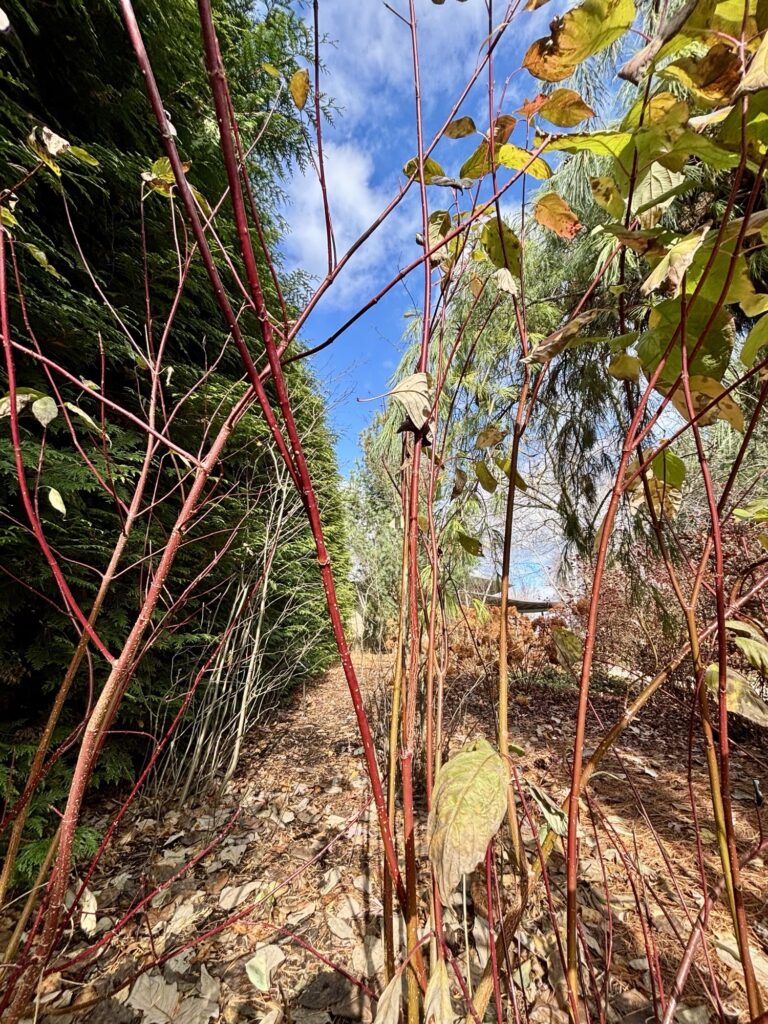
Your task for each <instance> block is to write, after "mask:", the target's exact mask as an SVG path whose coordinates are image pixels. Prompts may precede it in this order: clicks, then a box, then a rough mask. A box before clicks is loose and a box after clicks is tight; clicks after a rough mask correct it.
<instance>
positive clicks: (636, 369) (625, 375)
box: [608, 352, 641, 384]
mask: <svg viewBox="0 0 768 1024" xmlns="http://www.w3.org/2000/svg"><path fill="white" fill-rule="evenodd" d="M640 369H641V365H640V360H639V359H638V358H637V356H631V355H629V353H628V352H620V353H619V354H618V355H617V356H615V357H614V358H613V359H612V360H611V361H610V363H609V364H608V373H609V374H610V375H611V376H612V377H615V378H616V380H629V381H632V383H633V384H637V382H638V381H639V380H640Z"/></svg>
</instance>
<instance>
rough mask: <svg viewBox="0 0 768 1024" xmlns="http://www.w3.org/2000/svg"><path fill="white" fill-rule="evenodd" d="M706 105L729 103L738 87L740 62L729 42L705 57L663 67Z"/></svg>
mask: <svg viewBox="0 0 768 1024" xmlns="http://www.w3.org/2000/svg"><path fill="white" fill-rule="evenodd" d="M663 75H664V77H665V78H668V77H671V78H676V79H677V80H678V81H679V82H682V83H683V85H684V86H685V87H686V88H687V89H690V91H691V93H692V94H693V96H694V97H695V98H696V99H697V100H698V101H699V103H701V104H702V105H704V106H708V107H716V106H719V105H720V104H722V103H726V102H727V101H728V100H729V99H730V98H731V96H733V93H734V90H735V89H736V88H737V86H738V84H739V79H740V78H741V61H740V60H739V58H738V57H737V56H736V54H735V53H734V52H733V50H731V48H730V47H729V46H728V45H727V44H726V43H716V44H715V45H714V46H713V47H712V48H711V49H710V50H709V51H708V52H707V53H706V54H704V56H703V57H699V58H693V57H683V58H681V59H680V60H676V61H675V62H674V63H673V64H668V65H667V66H666V67H665V68H664V72H663Z"/></svg>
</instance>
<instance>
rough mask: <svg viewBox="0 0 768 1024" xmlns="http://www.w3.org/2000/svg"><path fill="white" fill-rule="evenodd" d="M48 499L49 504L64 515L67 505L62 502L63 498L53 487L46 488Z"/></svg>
mask: <svg viewBox="0 0 768 1024" xmlns="http://www.w3.org/2000/svg"><path fill="white" fill-rule="evenodd" d="M48 501H50V503H51V505H52V506H53V508H55V509H56V511H57V512H61V514H62V515H63V516H66V514H67V506H66V505H65V504H64V499H63V498H62V496H61V494H59V492H58V491H57V490H56V488H55V487H49V488H48Z"/></svg>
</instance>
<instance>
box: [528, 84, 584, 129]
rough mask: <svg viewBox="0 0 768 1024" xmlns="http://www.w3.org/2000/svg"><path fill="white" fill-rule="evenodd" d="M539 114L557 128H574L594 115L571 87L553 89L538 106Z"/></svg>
mask: <svg viewBox="0 0 768 1024" xmlns="http://www.w3.org/2000/svg"><path fill="white" fill-rule="evenodd" d="M539 114H540V115H541V116H542V117H543V118H546V120H547V121H549V122H550V123H551V124H555V125H557V127H558V128H575V127H576V125H577V124H581V122H582V121H586V119H587V118H588V117H594V116H595V112H594V110H593V109H592V108H591V107H590V106H589V105H588V104H586V103H585V102H584V100H583V99H582V98H581V96H579V94H578V93H577V92H575V91H574V90H573V89H553V91H552V92H551V93H550V94H549V96H547V97H545V100H544V103H542V104H541V106H540V108H539Z"/></svg>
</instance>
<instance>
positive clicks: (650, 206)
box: [632, 162, 694, 227]
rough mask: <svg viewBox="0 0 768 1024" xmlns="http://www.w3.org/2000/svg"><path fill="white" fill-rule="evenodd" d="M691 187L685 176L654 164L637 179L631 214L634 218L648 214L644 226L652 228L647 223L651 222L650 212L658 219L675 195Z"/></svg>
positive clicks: (661, 165)
mask: <svg viewBox="0 0 768 1024" xmlns="http://www.w3.org/2000/svg"><path fill="white" fill-rule="evenodd" d="M693 187H694V186H693V183H692V182H690V181H688V179H687V178H686V177H685V175H683V174H680V173H679V172H677V171H671V170H670V169H669V168H668V167H664V166H663V164H660V163H657V162H654V163H652V164H651V165H650V167H648V169H647V170H646V171H644V172H643V173H642V175H641V176H640V178H639V179H638V182H637V187H636V188H635V191H634V194H633V196H632V207H633V213H634V214H635V216H636V217H639V216H641V214H648V215H649V217H646V220H645V222H644V226H646V227H650V226H653V222H652V223H649V218H651V220H652V216H651V211H653V215H655V216H656V219H658V217H659V216H661V212H662V211H663V210H665V209H666V208H667V207H668V206H669V205H670V203H671V202H672V200H673V199H674V198H675V196H676V195H679V194H680V192H681V191H685V190H688V189H691V188H693Z"/></svg>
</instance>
